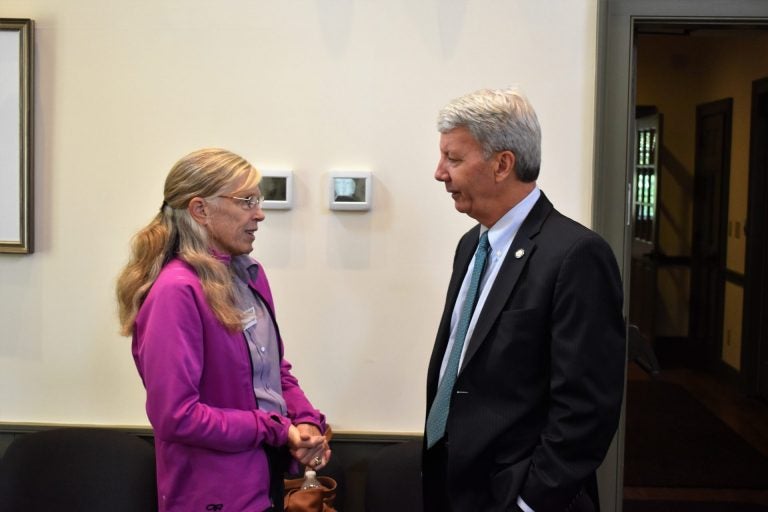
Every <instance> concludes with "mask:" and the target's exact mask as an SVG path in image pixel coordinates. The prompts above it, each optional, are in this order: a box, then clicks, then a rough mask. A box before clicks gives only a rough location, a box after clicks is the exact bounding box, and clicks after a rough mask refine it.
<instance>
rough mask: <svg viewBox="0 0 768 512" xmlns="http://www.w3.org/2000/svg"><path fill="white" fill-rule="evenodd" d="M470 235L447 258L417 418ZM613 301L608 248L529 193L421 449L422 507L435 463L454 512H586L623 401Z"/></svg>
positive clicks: (621, 334) (430, 391) (432, 379)
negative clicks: (442, 430)
mask: <svg viewBox="0 0 768 512" xmlns="http://www.w3.org/2000/svg"><path fill="white" fill-rule="evenodd" d="M479 230H480V227H479V226H475V227H474V228H473V229H471V230H470V231H468V232H467V233H466V234H465V235H464V236H463V237H462V239H461V241H460V242H459V245H458V247H457V249H456V255H455V258H454V263H453V275H452V276H451V281H450V285H449V287H448V294H447V298H446V304H445V310H444V311H443V317H442V321H441V323H440V327H439V330H438V333H437V340H436V342H435V347H434V349H433V352H432V357H431V360H430V363H429V370H428V374H427V411H429V407H431V405H432V401H433V399H434V397H435V393H436V391H437V384H438V379H439V373H440V365H441V363H442V360H443V355H444V353H445V349H446V345H447V343H448V337H449V335H450V323H451V313H452V311H453V308H454V303H455V301H456V296H457V295H458V293H459V289H460V288H461V283H462V280H463V279H464V275H465V273H466V271H467V266H468V265H469V262H470V260H471V259H472V256H473V254H474V251H475V248H476V247H477V244H478V238H479ZM622 299H623V294H622V288H621V280H620V275H619V269H618V267H617V265H616V260H615V257H614V255H613V252H612V251H611V249H610V247H609V246H608V244H607V243H606V242H605V241H604V240H603V239H602V238H601V237H600V236H598V235H597V234H596V233H594V232H592V231H590V230H589V229H587V228H585V227H584V226H582V225H580V224H578V223H576V222H574V221H573V220H571V219H568V218H567V217H565V216H563V215H562V214H560V213H559V212H558V211H556V210H555V209H554V208H553V207H552V204H551V203H550V202H549V200H548V199H547V198H546V197H545V196H544V194H541V197H540V198H539V200H538V201H537V202H536V204H535V205H534V207H533V209H532V210H531V212H530V214H529V215H528V217H527V218H526V219H525V221H524V222H523V224H522V226H521V228H520V230H519V231H518V233H517V235H516V236H515V239H514V240H513V242H512V245H511V246H510V248H509V252H508V253H507V256H506V258H505V260H504V262H503V263H502V266H501V269H500V271H499V273H498V275H497V277H496V281H495V282H494V284H493V288H492V289H491V291H490V294H489V295H488V298H487V300H486V302H485V305H484V307H483V309H482V311H481V313H480V317H479V318H478V322H477V325H476V327H475V330H474V333H473V335H472V337H471V339H468V340H467V341H466V343H467V349H466V354H465V357H464V360H463V362H462V366H461V368H460V370H459V375H458V378H457V380H456V385H455V387H454V391H453V395H452V397H451V404H450V412H449V416H448V422H447V427H446V436H445V438H444V445H443V446H444V450H442V449H440V450H426V451H425V452H424V461H423V462H424V467H423V476H424V494H425V506H426V508H427V510H435V503H436V500H435V499H434V498H435V497H436V496H435V493H436V492H440V490H441V489H442V488H444V484H443V483H442V481H441V480H440V478H439V476H438V475H439V473H440V471H436V470H435V467H436V466H435V464H444V472H445V474H446V479H447V489H448V491H447V499H448V502H449V503H450V505H451V508H452V510H453V511H455V512H456V511H459V512H465V511H466V512H468V511H483V512H490V511H500V510H518V508H517V505H516V501H517V497H518V496H521V497H522V499H523V500H524V501H525V502H526V503H527V504H528V505H529V506H530V507H531V508H533V510H534V511H535V512H550V511H553V512H554V511H557V512H561V511H565V510H573V511H578V510H590V509H591V507H592V504H594V506H595V508H596V509H597V508H598V507H597V505H598V503H597V496H596V484H595V469H596V468H597V466H598V465H599V464H600V463H601V462H602V460H603V458H604V456H605V453H606V450H607V448H608V446H609V444H610V442H611V439H612V438H613V434H614V432H615V430H616V427H617V424H618V418H619V412H620V407H621V401H622V396H623V385H624V358H625V325H624V320H623V314H622ZM437 453H441V454H442V455H441V456H440V457H439V459H440V460H437V458H438V456H437ZM590 502H591V503H590Z"/></svg>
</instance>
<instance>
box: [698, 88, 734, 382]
mask: <svg viewBox="0 0 768 512" xmlns="http://www.w3.org/2000/svg"><path fill="white" fill-rule="evenodd" d="M732 108H733V100H732V99H730V98H728V99H724V100H720V101H715V102H712V103H706V104H703V105H699V106H698V107H697V108H696V149H695V151H696V155H695V163H694V167H695V169H694V191H693V201H694V203H693V236H692V247H691V300H690V319H689V338H690V342H691V345H690V346H691V349H692V351H693V353H692V354H691V356H692V362H695V363H699V364H703V365H704V366H707V367H710V368H713V369H714V368H715V367H716V366H717V364H718V362H719V360H720V352H721V348H722V332H723V301H724V294H725V257H726V234H727V223H728V179H729V175H730V161H731V117H732V113H731V112H732Z"/></svg>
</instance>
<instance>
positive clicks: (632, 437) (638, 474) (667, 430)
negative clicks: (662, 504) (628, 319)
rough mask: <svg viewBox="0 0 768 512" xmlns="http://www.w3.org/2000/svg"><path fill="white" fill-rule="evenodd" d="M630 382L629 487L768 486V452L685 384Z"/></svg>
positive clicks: (626, 478) (626, 465) (626, 470)
mask: <svg viewBox="0 0 768 512" xmlns="http://www.w3.org/2000/svg"><path fill="white" fill-rule="evenodd" d="M627 386H628V387H627V408H626V420H627V423H626V442H625V449H624V450H625V452H624V485H625V486H627V487H701V488H711V489H768V457H765V456H764V455H762V454H761V453H760V452H759V451H757V450H755V449H754V448H752V447H751V446H750V445H749V444H748V443H747V442H746V441H745V440H744V439H743V438H741V437H740V436H739V435H738V434H736V433H735V432H734V431H733V430H731V428H730V427H728V426H727V425H726V424H725V423H724V422H723V421H722V420H720V419H719V418H718V417H717V416H715V415H714V414H712V413H711V412H710V411H709V410H708V409H707V408H706V407H705V406H704V405H703V404H701V402H699V401H698V400H696V398H695V397H693V396H692V395H691V394H690V393H688V391H686V390H685V389H684V388H682V387H681V386H679V385H677V384H672V383H669V382H663V381H634V380H631V381H629V382H628V383H627ZM635 510H638V511H639V510H645V509H635ZM653 510H662V509H653ZM664 510H666V509H664ZM676 510H679V509H676ZM682 510H688V509H682ZM697 510H699V509H697ZM701 510H703V509H701ZM739 510H741V509H739ZM744 510H752V509H744ZM757 510H761V509H757Z"/></svg>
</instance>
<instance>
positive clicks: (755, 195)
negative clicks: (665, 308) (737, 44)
mask: <svg viewBox="0 0 768 512" xmlns="http://www.w3.org/2000/svg"><path fill="white" fill-rule="evenodd" d="M766 139H768V78H763V79H761V80H755V81H754V82H753V83H752V115H751V121H750V142H749V148H750V149H749V153H750V155H749V195H748V199H747V208H748V210H747V226H746V229H747V231H748V232H747V235H748V236H747V248H746V262H745V266H744V273H745V274H746V275H748V276H749V279H746V280H745V283H744V317H743V323H742V333H743V336H742V338H743V339H744V340H748V341H749V342H748V343H744V344H743V351H742V353H741V367H742V369H743V371H744V380H745V383H746V387H747V391H748V392H750V393H752V394H755V395H759V396H762V397H763V398H768V370H766V367H765V366H766V365H765V361H766V359H767V358H768V354H766V353H765V352H766V351H767V350H768V348H767V345H768V341H766V337H768V319H766V315H765V311H766V308H768V290H767V288H768V268H766V267H767V265H766V261H768V227H766V223H765V221H764V220H763V219H766V218H767V217H768V205H767V204H766V203H765V197H766V196H768V178H766V173H767V172H768V148H766V144H765V141H766Z"/></svg>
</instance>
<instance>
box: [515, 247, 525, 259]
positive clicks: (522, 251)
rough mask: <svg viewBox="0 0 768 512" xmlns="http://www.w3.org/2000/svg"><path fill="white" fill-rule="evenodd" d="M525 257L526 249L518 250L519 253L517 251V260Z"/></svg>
mask: <svg viewBox="0 0 768 512" xmlns="http://www.w3.org/2000/svg"><path fill="white" fill-rule="evenodd" d="M524 255H525V250H524V249H518V250H517V251H515V258H517V259H520V258H522V257H523V256H524Z"/></svg>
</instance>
